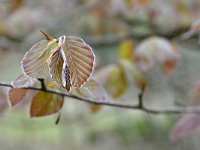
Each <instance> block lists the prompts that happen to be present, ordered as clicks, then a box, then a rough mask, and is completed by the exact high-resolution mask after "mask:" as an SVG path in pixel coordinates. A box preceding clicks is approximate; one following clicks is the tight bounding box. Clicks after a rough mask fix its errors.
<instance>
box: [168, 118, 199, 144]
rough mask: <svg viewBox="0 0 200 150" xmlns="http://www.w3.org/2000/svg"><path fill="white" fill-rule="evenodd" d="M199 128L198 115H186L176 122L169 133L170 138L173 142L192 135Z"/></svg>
mask: <svg viewBox="0 0 200 150" xmlns="http://www.w3.org/2000/svg"><path fill="white" fill-rule="evenodd" d="M199 126H200V115H198V114H187V115H184V116H183V117H182V118H180V119H179V120H178V122H177V123H176V125H175V127H174V128H173V129H172V131H171V135H170V138H171V140H172V141H175V140H177V139H179V138H182V137H185V136H186V135H188V134H190V133H192V132H193V131H194V130H195V129H197V128H198V127H199Z"/></svg>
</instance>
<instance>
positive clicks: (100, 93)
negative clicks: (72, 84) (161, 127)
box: [71, 80, 107, 101]
mask: <svg viewBox="0 0 200 150" xmlns="http://www.w3.org/2000/svg"><path fill="white" fill-rule="evenodd" d="M71 94H73V95H76V96H79V97H81V98H86V99H91V100H96V101H98V100H105V99H106V97H107V96H106V93H105V91H104V89H103V87H101V85H100V84H99V83H98V82H97V81H95V80H89V81H87V82H86V83H85V85H84V87H80V88H75V89H73V90H72V91H71Z"/></svg>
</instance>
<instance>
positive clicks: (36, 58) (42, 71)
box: [21, 40, 57, 79]
mask: <svg viewBox="0 0 200 150" xmlns="http://www.w3.org/2000/svg"><path fill="white" fill-rule="evenodd" d="M56 46H57V43H56V40H52V41H50V42H49V41H47V40H43V41H40V42H39V43H36V44H35V45H33V46H32V48H31V49H30V50H29V51H28V52H27V53H26V54H25V56H24V58H23V59H22V61H21V64H22V69H23V71H24V73H25V74H26V75H29V76H30V77H33V78H41V79H44V78H46V77H48V76H49V70H48V65H47V63H46V61H47V59H48V57H49V56H50V53H51V50H52V49H54V48H55V47H56Z"/></svg>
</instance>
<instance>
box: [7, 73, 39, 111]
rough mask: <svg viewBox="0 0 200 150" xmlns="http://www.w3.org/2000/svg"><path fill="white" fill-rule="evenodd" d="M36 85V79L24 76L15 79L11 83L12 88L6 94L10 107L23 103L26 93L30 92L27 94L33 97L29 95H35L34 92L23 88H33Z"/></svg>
mask: <svg viewBox="0 0 200 150" xmlns="http://www.w3.org/2000/svg"><path fill="white" fill-rule="evenodd" d="M37 83H38V81H37V80H36V79H33V78H30V77H29V76H26V75H20V76H19V77H18V78H17V79H15V80H14V81H13V82H12V86H13V87H14V88H11V89H10V90H9V92H8V95H9V101H10V104H11V107H13V106H15V105H16V104H18V103H19V102H21V101H23V100H24V97H25V96H26V95H27V92H28V91H30V93H29V94H30V95H33V94H31V93H35V91H32V90H28V89H23V88H26V87H33V86H34V85H36V84H37ZM29 98H30V97H29Z"/></svg>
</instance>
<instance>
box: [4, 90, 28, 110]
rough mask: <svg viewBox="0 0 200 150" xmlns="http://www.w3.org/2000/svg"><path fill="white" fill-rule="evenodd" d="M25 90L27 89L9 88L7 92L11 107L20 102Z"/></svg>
mask: <svg viewBox="0 0 200 150" xmlns="http://www.w3.org/2000/svg"><path fill="white" fill-rule="evenodd" d="M27 91H28V90H27V89H18V88H11V89H10V90H9V93H8V94H9V98H10V99H9V100H10V104H11V107H13V106H15V105H16V104H18V103H19V102H21V101H22V100H23V98H24V96H25V95H26V92H27Z"/></svg>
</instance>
